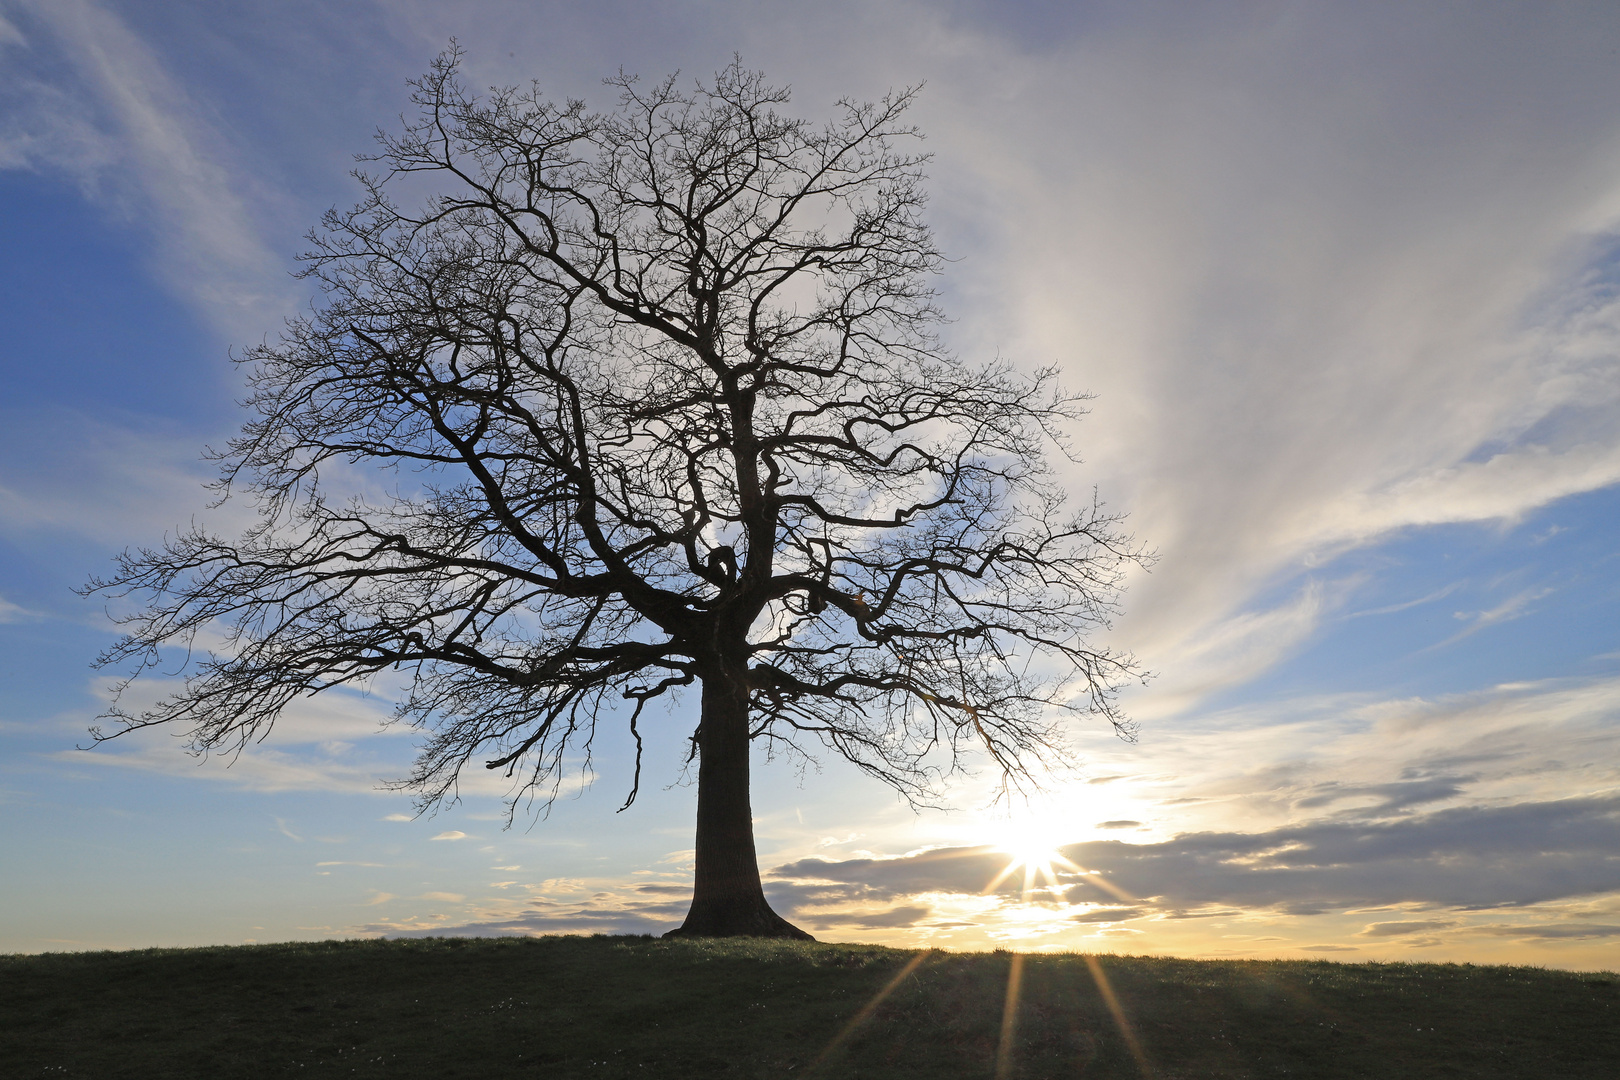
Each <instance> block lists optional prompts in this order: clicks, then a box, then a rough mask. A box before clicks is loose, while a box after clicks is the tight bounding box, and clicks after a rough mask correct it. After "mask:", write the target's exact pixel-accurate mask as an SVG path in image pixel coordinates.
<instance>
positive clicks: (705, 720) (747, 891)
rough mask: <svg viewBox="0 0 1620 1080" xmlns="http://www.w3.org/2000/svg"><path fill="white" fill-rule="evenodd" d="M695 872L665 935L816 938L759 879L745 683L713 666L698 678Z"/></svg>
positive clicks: (808, 939)
mask: <svg viewBox="0 0 1620 1080" xmlns="http://www.w3.org/2000/svg"><path fill="white" fill-rule="evenodd" d="M697 738H698V806H697V873H696V875H695V881H694V883H693V884H694V888H693V891H692V908H691V910H690V911H688V912H687V913H686V921H685V922H684V923H682V924H681V925H680V927H679V928H677V929H675V930H671V931H670V932H669V933H668V934H667V935H665V936H666V937H675V936H681V937H785V938H802V939H805V940H807V941H813V940H815V939H814V938H812V937H811V936H810V935H809V934H807V933H805V932H804V931H803V930H800V929H799V928H798V927H797V926H794V925H793V924H792V923H790V922H788V921H787V920H786V919H784V918H782V916H780V915H778V914H777V913H776V912H774V911H772V910H771V905H770V904H768V903H767V902H766V901H765V891H764V889H762V888H761V887H760V884H759V860H758V858H757V857H756V855H755V854H754V814H753V809H752V807H751V805H750V803H749V797H748V687H747V684H746V683H745V682H744V681H743V680H741V679H738V678H727V677H726V675H725V674H724V673H723V672H722V673H716V674H714V675H711V676H710V677H708V678H705V679H704V680H703V717H702V720H701V722H700V723H699V725H698V736H697Z"/></svg>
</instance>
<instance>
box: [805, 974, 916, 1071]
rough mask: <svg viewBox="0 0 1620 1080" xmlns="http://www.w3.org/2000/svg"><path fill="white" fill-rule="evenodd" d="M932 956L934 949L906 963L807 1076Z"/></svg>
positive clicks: (811, 1064)
mask: <svg viewBox="0 0 1620 1080" xmlns="http://www.w3.org/2000/svg"><path fill="white" fill-rule="evenodd" d="M932 955H934V950H933V949H924V950H922V951H921V952H919V953H918V954H917V955H916V956H913V957H912V958H911V959H910V960H909V961H908V962H907V963H906V966H905V967H903V968H901V969H900V971H899V972H898V973H897V974H896V975H895V976H894V978H892V979H890V980H889V981H888V982H886V983H884V984H883V987H882V989H880V990H879V991H878V992H877V993H876V994H874V995H872V1000H871V1001H868V1002H867V1003H866V1004H865V1005H863V1006H861V1010H860V1012H858V1013H856V1014H855V1015H854V1016H852V1017H850V1020H849V1023H847V1024H845V1025H844V1026H843V1028H842V1030H840V1031H839V1032H838V1034H837V1035H834V1036H833V1038H832V1041H831V1042H829V1043H828V1044H827V1048H826V1049H825V1050H823V1051H822V1052H821V1053H820V1054H818V1055H817V1056H816V1059H815V1060H814V1061H812V1062H811V1063H810V1067H809V1068H808V1069H806V1070H805V1074H806V1075H809V1074H811V1073H814V1072H815V1071H816V1070H817V1069H818V1068H820V1067H821V1066H822V1064H823V1063H825V1062H826V1061H827V1059H828V1058H830V1057H832V1056H833V1054H834V1053H836V1052H837V1051H838V1049H839V1048H840V1047H842V1046H843V1045H844V1043H845V1042H847V1041H849V1037H850V1036H851V1035H853V1034H855V1032H856V1031H857V1030H858V1029H859V1028H860V1026H861V1025H862V1024H864V1023H866V1022H867V1021H868V1020H870V1019H871V1018H872V1014H873V1013H875V1012H877V1008H878V1006H879V1005H881V1004H883V1000H884V999H885V998H887V997H888V996H889V995H890V994H892V993H894V991H895V989H896V988H897V987H898V986H899V985H900V984H901V983H903V982H905V981H906V977H907V976H908V975H910V974H911V973H912V972H913V971H916V970H917V969H918V968H919V967H921V966H922V963H923V961H924V960H927V959H928V958H929V957H930V956H932Z"/></svg>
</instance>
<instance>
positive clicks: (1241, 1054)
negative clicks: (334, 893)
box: [0, 937, 1620, 1080]
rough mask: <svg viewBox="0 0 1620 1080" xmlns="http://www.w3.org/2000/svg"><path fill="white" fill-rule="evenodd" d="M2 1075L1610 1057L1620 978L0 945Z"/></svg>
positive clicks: (897, 958) (685, 949)
mask: <svg viewBox="0 0 1620 1080" xmlns="http://www.w3.org/2000/svg"><path fill="white" fill-rule="evenodd" d="M1012 976H1017V977H1016V978H1011V977H1012ZM1099 977H1100V982H1101V985H1100V984H1099ZM1010 984H1015V985H1016V994H1015V1001H1016V1006H1017V1007H1016V1008H1015V1009H1012V1010H1009V1009H1007V1008H1006V1007H1005V1003H1006V1002H1007V999H1008V988H1009V985H1010ZM885 988H887V989H888V991H889V992H888V993H887V994H884V993H883V991H884V990H885ZM1122 1022H1123V1026H1122ZM0 1075H4V1076H5V1077H8V1078H10V1077H19V1078H22V1077H44V1076H50V1077H59V1076H79V1077H95V1078H103V1077H148V1076H151V1077H158V1076H161V1077H209V1078H219V1077H275V1076H287V1075H296V1076H307V1077H320V1076H362V1077H364V1076H370V1077H388V1078H407V1077H434V1078H439V1077H458V1076H459V1077H508V1076H548V1077H552V1076H560V1077H573V1076H586V1077H629V1076H635V1077H684V1076H720V1077H782V1076H792V1077H800V1076H821V1077H829V1078H830V1077H838V1078H853V1077H862V1078H879V1077H897V1078H898V1077H906V1078H914V1077H941V1078H947V1077H949V1078H954V1077H983V1078H985V1080H991V1078H994V1077H1005V1078H1014V1077H1019V1078H1036V1077H1077V1076H1078V1077H1088V1078H1101V1077H1139V1076H1144V1075H1146V1076H1152V1077H1160V1078H1166V1080H1168V1078H1172V1077H1199V1078H1219V1077H1268V1076H1305V1077H1313V1078H1327V1077H1357V1078H1360V1077H1379V1078H1381V1080H1382V1078H1399V1077H1445V1076H1457V1077H1470V1078H1480V1077H1513V1078H1524V1077H1558V1078H1575V1077H1604V1078H1612V1077H1615V1076H1620V986H1617V985H1616V980H1615V978H1614V977H1613V976H1611V975H1607V974H1605V975H1591V974H1585V975H1583V974H1577V973H1571V972H1565V971H1547V970H1543V969H1540V968H1522V967H1521V968H1508V967H1474V966H1469V965H1461V966H1459V965H1452V964H1336V963H1330V962H1326V961H1198V960H1172V959H1163V958H1154V957H1112V956H1105V957H1097V958H1087V957H1084V956H1075V955H1029V956H1015V955H1012V954H1007V953H955V954H947V953H931V954H926V955H921V956H920V955H919V954H917V953H911V952H904V951H900V950H894V949H884V948H877V947H869V946H851V945H827V944H814V943H801V942H776V941H749V940H735V939H733V940H721V941H703V940H684V941H662V940H656V939H650V938H606V937H597V938H570V937H563V938H540V939H514V938H506V939H482V940H479V939H472V940H469V939H460V938H441V939H429V940H415V941H388V942H381V941H366V942H355V941H350V942H330V941H329V942H320V943H309V944H287V945H251V946H241V947H234V948H223V947H222V948H205V949H148V950H143V951H139V952H104V953H65V954H61V953H59V954H48V955H43V956H0Z"/></svg>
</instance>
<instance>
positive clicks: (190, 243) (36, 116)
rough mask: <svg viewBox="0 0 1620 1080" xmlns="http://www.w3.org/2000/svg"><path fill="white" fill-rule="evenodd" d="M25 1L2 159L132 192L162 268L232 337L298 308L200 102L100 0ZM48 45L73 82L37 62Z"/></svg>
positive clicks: (131, 204) (116, 193) (249, 185)
mask: <svg viewBox="0 0 1620 1080" xmlns="http://www.w3.org/2000/svg"><path fill="white" fill-rule="evenodd" d="M21 10H22V11H23V12H24V13H25V14H26V17H27V21H28V23H29V24H30V26H31V27H33V30H32V32H31V33H30V34H29V35H28V39H27V40H26V41H25V39H24V35H23V34H22V33H21V32H20V31H19V30H18V29H17V27H16V26H14V25H12V24H10V23H8V24H7V26H8V28H9V29H10V34H9V35H7V38H8V40H9V41H10V42H12V44H11V45H10V47H9V49H8V50H7V52H6V54H5V56H6V62H7V65H8V69H9V71H10V72H11V73H12V74H11V78H12V79H13V80H14V82H13V88H14V89H13V91H12V92H11V94H10V95H9V96H11V97H12V99H13V100H12V102H11V103H10V104H11V106H12V108H11V130H10V133H9V135H8V136H7V137H6V138H5V140H4V142H3V143H0V146H4V147H5V150H4V151H3V152H0V164H9V165H10V166H11V167H18V166H23V167H28V166H32V165H36V164H37V165H43V166H46V167H54V168H66V169H68V170H70V171H72V172H74V173H76V174H77V175H78V176H79V178H80V179H81V181H82V182H83V183H85V184H86V186H87V187H89V188H90V189H92V190H94V191H98V192H104V193H105V194H106V195H108V196H111V197H112V198H113V199H115V200H119V201H124V202H125V203H126V209H127V210H128V211H129V212H131V213H132V216H135V217H138V218H142V219H150V220H153V221H154V222H156V223H159V227H158V228H156V229H154V238H155V239H156V240H157V241H158V244H159V246H160V249H161V250H162V252H163V261H162V270H163V272H164V274H165V276H167V277H168V278H169V280H170V281H171V282H173V283H174V284H175V285H176V286H177V287H178V288H180V289H181V290H182V292H183V293H184V294H185V295H187V296H189V297H190V298H191V299H193V300H194V301H196V302H197V303H198V305H199V306H200V308H201V309H202V311H203V313H204V314H205V316H207V317H208V318H210V319H211V320H213V321H214V323H215V324H216V325H217V326H219V327H220V328H221V329H222V330H224V331H225V332H226V333H227V334H228V335H229V336H230V337H232V338H234V339H238V340H241V339H244V338H245V337H247V336H249V335H251V336H257V335H258V334H260V333H262V332H263V331H264V330H265V329H266V328H267V327H269V326H273V325H274V324H275V321H276V320H277V319H279V317H280V316H281V315H282V314H283V313H285V312H286V311H288V310H290V308H289V301H290V298H291V290H290V289H288V287H287V282H286V277H285V272H284V269H285V268H284V266H283V265H282V264H281V261H280V260H279V259H278V258H277V257H276V256H274V255H273V254H272V253H271V252H270V250H269V248H268V247H267V245H266V244H265V242H264V241H263V239H262V238H261V235H260V230H259V226H258V225H257V224H256V223H255V221H254V215H253V214H252V213H251V211H250V210H249V205H248V199H249V197H250V193H254V194H258V195H260V196H261V197H262V196H263V193H262V192H255V184H254V183H253V181H252V179H251V177H250V176H248V175H246V174H244V173H243V172H241V171H240V170H236V169H233V167H232V165H231V164H230V154H229V152H228V151H227V150H226V148H225V142H224V140H223V139H222V138H221V137H220V136H219V134H218V133H217V132H215V131H214V130H212V127H211V124H210V122H209V120H208V119H206V118H205V112H204V110H203V109H201V108H199V107H198V105H197V104H196V103H195V102H193V101H192V100H191V99H190V97H189V96H188V94H187V93H186V91H185V89H184V88H183V87H181V86H180V85H178V84H177V83H176V82H175V81H174V80H173V79H172V78H171V77H170V76H169V74H168V72H167V71H166V70H165V69H164V66H163V64H162V62H161V61H160V60H159V58H158V56H157V54H156V53H155V52H154V51H153V50H152V49H151V48H150V47H149V46H148V45H147V43H146V42H145V41H143V40H142V39H141V38H140V36H139V35H138V34H136V33H135V32H134V31H133V30H131V29H130V27H129V26H128V24H127V23H125V22H124V21H123V20H122V19H121V18H119V17H118V15H116V14H115V13H114V12H112V11H110V10H108V9H107V8H105V7H103V6H101V5H100V4H98V3H95V2H93V0H50V2H48V3H26V4H24V5H23V6H22V8H21ZM47 47H48V48H49V49H50V50H51V51H54V52H55V53H57V54H58V55H59V56H60V58H61V61H62V62H64V63H65V64H66V65H68V67H69V68H70V69H71V70H72V71H73V72H74V73H75V74H76V76H77V78H76V80H75V81H74V82H72V83H63V82H60V81H58V82H47V81H46V78H45V77H44V76H42V75H41V74H39V73H37V72H36V71H34V70H32V68H33V67H35V66H36V65H48V64H49V63H50V59H49V58H48V57H46V56H45V55H43V52H44V51H45V50H46V49H47ZM64 147H65V148H69V149H68V150H66V151H64V150H63V148H64ZM130 182H132V183H130Z"/></svg>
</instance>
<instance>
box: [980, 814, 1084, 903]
mask: <svg viewBox="0 0 1620 1080" xmlns="http://www.w3.org/2000/svg"><path fill="white" fill-rule="evenodd" d="M1070 842H1071V840H1070V838H1068V837H1067V836H1066V834H1065V829H1064V827H1063V825H1062V824H1061V823H1060V822H1059V821H1058V820H1056V819H1054V818H1045V817H1026V818H1019V819H1009V820H1008V821H1005V822H1000V823H998V824H997V825H996V826H995V827H994V829H993V830H992V836H991V839H990V843H991V845H992V846H993V847H995V848H997V849H999V850H1001V851H1004V852H1006V853H1007V856H1008V858H1009V860H1010V861H1009V862H1008V863H1007V865H1006V867H1005V868H1004V869H1003V870H1002V871H1001V873H999V874H997V875H996V876H995V877H994V878H992V879H991V881H990V883H989V884H988V885H986V886H985V887H984V891H985V892H986V893H990V892H994V891H995V890H996V889H997V888H998V887H1000V885H1001V883H1002V882H1004V881H1006V880H1007V879H1008V878H1009V877H1012V876H1013V874H1014V873H1016V872H1017V871H1019V870H1022V871H1023V872H1024V887H1023V889H1022V890H1021V891H1022V893H1023V898H1024V899H1026V900H1027V899H1029V895H1030V893H1032V892H1033V891H1035V890H1036V889H1037V888H1040V887H1042V886H1051V887H1057V886H1058V885H1060V884H1061V883H1060V882H1059V881H1058V876H1057V875H1058V869H1059V868H1061V869H1063V870H1069V871H1080V867H1078V866H1076V865H1075V864H1074V863H1073V862H1070V861H1069V859H1067V858H1066V857H1064V856H1063V855H1062V854H1061V852H1060V851H1059V849H1060V848H1062V847H1063V846H1064V845H1065V844H1067V843H1070Z"/></svg>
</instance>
